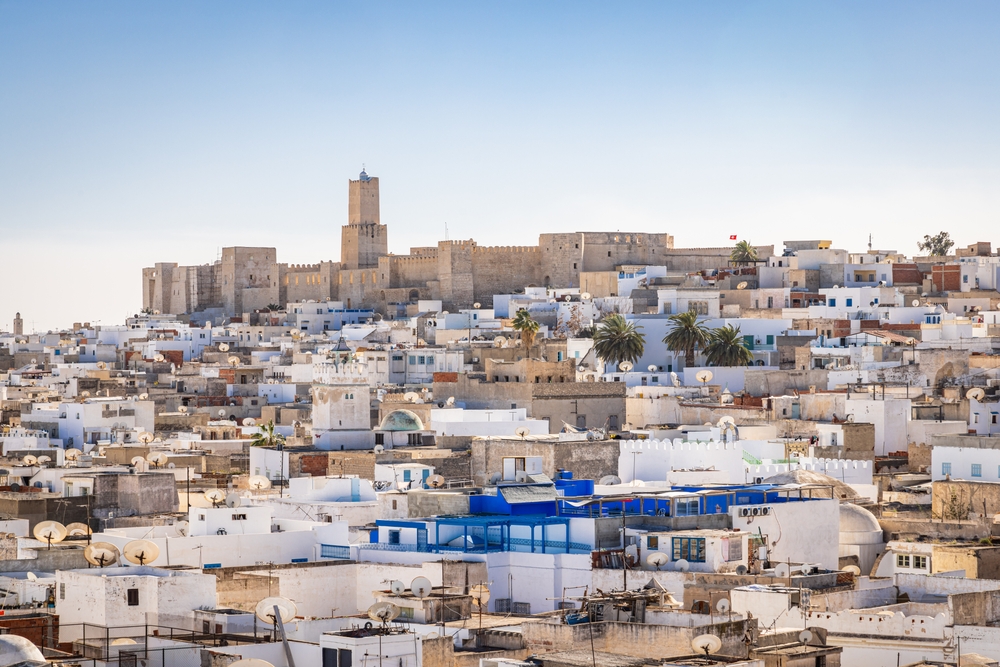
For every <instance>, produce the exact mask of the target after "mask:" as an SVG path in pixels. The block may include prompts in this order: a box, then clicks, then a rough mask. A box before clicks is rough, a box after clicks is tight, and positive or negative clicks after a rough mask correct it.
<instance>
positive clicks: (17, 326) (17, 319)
mask: <svg viewBox="0 0 1000 667" xmlns="http://www.w3.org/2000/svg"><path fill="white" fill-rule="evenodd" d="M23 333H24V320H22V319H21V313H15V314H14V335H15V336H20V335H21V334H23Z"/></svg>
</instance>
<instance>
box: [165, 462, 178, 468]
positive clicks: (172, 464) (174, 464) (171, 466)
mask: <svg viewBox="0 0 1000 667" xmlns="http://www.w3.org/2000/svg"><path fill="white" fill-rule="evenodd" d="M176 467H177V464H176V463H168V464H167V469H168V470H173V469H174V468H176Z"/></svg>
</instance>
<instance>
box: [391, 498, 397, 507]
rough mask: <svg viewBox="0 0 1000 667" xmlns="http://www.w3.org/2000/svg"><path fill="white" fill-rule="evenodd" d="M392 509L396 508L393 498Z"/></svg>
mask: <svg viewBox="0 0 1000 667" xmlns="http://www.w3.org/2000/svg"><path fill="white" fill-rule="evenodd" d="M392 509H397V507H396V501H395V500H393V501H392Z"/></svg>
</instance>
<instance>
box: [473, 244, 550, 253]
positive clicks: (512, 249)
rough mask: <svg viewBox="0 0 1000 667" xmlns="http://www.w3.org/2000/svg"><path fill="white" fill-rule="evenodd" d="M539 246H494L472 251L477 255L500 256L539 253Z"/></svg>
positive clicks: (477, 248) (478, 247) (475, 248)
mask: <svg viewBox="0 0 1000 667" xmlns="http://www.w3.org/2000/svg"><path fill="white" fill-rule="evenodd" d="M539 250H540V249H539V247H538V246H530V245H494V246H476V247H474V248H473V249H472V252H474V253H476V254H500V253H506V254H511V253H518V252H531V253H537V252H539Z"/></svg>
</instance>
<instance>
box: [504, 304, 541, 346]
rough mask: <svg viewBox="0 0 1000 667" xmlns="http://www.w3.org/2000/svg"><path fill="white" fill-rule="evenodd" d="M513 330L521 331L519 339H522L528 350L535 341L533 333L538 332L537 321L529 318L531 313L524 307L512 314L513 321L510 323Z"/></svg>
mask: <svg viewBox="0 0 1000 667" xmlns="http://www.w3.org/2000/svg"><path fill="white" fill-rule="evenodd" d="M511 326H512V327H513V328H514V331H520V332H521V340H522V341H524V347H525V349H528V350H530V349H531V345H532V344H533V343H534V342H535V334H537V333H538V322H536V321H535V320H533V319H531V314H530V313H529V312H528V311H527V310H526V309H524V308H522V309H521V310H519V311H517V315H515V316H514V323H513V324H512V325H511Z"/></svg>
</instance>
